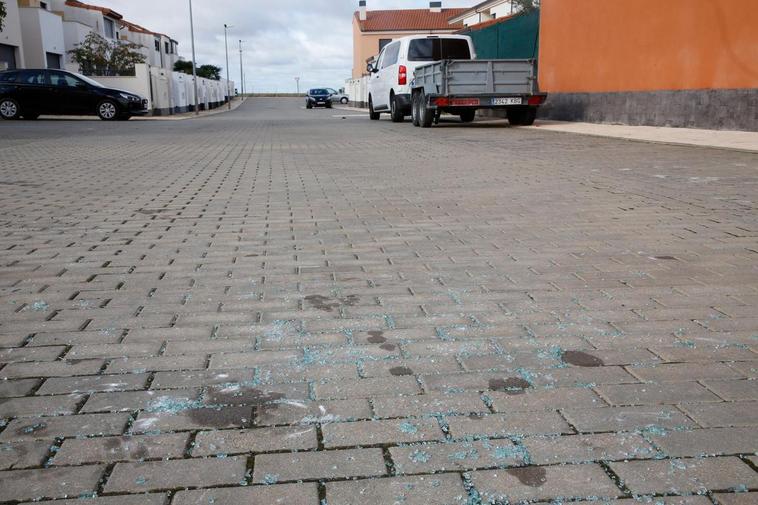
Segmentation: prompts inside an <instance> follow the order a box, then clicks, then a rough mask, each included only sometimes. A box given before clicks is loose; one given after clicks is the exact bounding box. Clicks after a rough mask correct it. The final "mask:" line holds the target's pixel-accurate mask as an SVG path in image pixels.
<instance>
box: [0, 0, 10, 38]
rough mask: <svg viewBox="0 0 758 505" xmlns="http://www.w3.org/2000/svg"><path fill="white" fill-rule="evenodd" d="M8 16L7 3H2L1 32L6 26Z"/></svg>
mask: <svg viewBox="0 0 758 505" xmlns="http://www.w3.org/2000/svg"><path fill="white" fill-rule="evenodd" d="M6 15H8V11H7V10H5V2H0V31H2V29H3V27H4V26H5V16H6Z"/></svg>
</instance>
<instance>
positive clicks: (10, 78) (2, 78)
mask: <svg viewBox="0 0 758 505" xmlns="http://www.w3.org/2000/svg"><path fill="white" fill-rule="evenodd" d="M17 75H18V72H2V73H0V82H14V81H15V80H16V76H17Z"/></svg>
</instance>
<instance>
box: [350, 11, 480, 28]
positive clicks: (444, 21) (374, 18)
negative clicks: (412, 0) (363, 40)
mask: <svg viewBox="0 0 758 505" xmlns="http://www.w3.org/2000/svg"><path fill="white" fill-rule="evenodd" d="M467 10H469V9H442V12H432V11H430V10H429V9H402V10H383V11H367V12H366V20H365V21H361V20H360V17H359V15H358V12H357V11H356V12H355V19H356V20H357V21H358V23H359V25H360V29H361V31H362V32H385V31H406V30H408V31H410V30H458V29H460V28H462V27H463V23H455V24H452V25H451V24H450V23H449V22H448V19H450V18H454V17H455V16H459V15H461V14H463V13H464V12H466V11H467Z"/></svg>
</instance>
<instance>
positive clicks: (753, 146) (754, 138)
mask: <svg viewBox="0 0 758 505" xmlns="http://www.w3.org/2000/svg"><path fill="white" fill-rule="evenodd" d="M529 128H533V129H538V130H550V131H555V132H564V133H577V134H580V135H593V136H596V137H611V138H619V139H628V140H637V141H643V142H656V143H658V144H674V145H688V146H700V147H715V148H718V149H735V150H739V151H749V152H758V132H743V131H728V130H698V129H695V128H668V127H662V126H628V125H610V124H595V123H574V122H568V121H548V120H538V121H537V123H536V124H535V125H534V126H531V127H529Z"/></svg>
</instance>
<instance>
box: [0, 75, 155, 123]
mask: <svg viewBox="0 0 758 505" xmlns="http://www.w3.org/2000/svg"><path fill="white" fill-rule="evenodd" d="M147 105H148V104H147V100H146V99H145V98H143V97H141V96H139V95H135V94H134V93H130V92H128V91H123V90H120V89H111V88H106V87H105V86H103V85H102V84H100V83H99V82H97V81H93V80H92V79H90V78H88V77H85V76H83V75H79V74H75V73H73V72H67V71H65V70H50V69H19V70H6V71H3V72H0V117H2V118H3V119H18V118H20V117H22V118H24V119H37V118H38V117H39V116H40V115H42V114H50V115H77V116H82V115H87V116H88V115H97V116H99V117H100V119H103V120H105V121H113V120H127V119H129V118H130V117H132V116H141V115H144V114H147V113H148V108H147Z"/></svg>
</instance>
